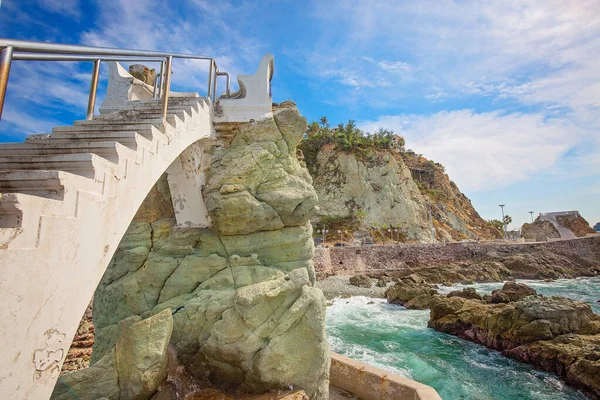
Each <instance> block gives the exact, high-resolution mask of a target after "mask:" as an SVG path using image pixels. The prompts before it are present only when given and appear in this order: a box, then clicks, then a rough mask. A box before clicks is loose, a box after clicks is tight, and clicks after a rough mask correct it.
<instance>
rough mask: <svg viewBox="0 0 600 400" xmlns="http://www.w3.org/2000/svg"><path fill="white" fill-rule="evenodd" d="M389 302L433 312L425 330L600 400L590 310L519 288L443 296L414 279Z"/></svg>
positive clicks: (596, 323) (596, 335) (595, 324)
mask: <svg viewBox="0 0 600 400" xmlns="http://www.w3.org/2000/svg"><path fill="white" fill-rule="evenodd" d="M385 296H386V298H387V300H388V302H390V303H395V304H401V305H403V306H405V307H407V308H413V309H425V308H429V309H431V313H430V319H429V323H428V326H429V327H430V328H433V329H436V330H438V331H440V332H445V333H449V334H451V335H455V336H458V337H460V338H462V339H466V340H470V341H473V342H476V343H479V344H482V345H484V346H487V347H489V348H491V349H494V350H499V351H501V352H502V354H503V355H505V356H508V357H511V358H514V359H516V360H519V361H522V362H525V363H529V364H532V365H534V366H536V367H538V368H541V369H543V370H545V371H548V372H551V373H554V374H556V375H558V376H560V377H561V378H563V379H564V381H565V382H566V383H567V384H569V385H571V386H574V387H577V388H580V389H582V390H583V391H584V392H585V393H586V395H588V396H589V397H590V398H592V399H600V316H598V315H596V314H594V313H593V312H592V309H591V308H590V306H589V305H587V304H585V303H582V302H579V301H574V300H570V299H568V298H565V297H560V296H552V297H545V296H542V295H538V294H537V293H536V291H535V290H534V289H533V288H531V287H529V286H527V285H525V284H522V283H516V282H507V283H505V284H504V286H503V288H502V289H498V290H494V291H493V292H492V293H491V294H489V295H485V296H481V295H479V294H478V293H477V292H476V291H475V290H474V289H473V288H465V289H462V290H460V291H459V290H457V291H453V292H450V293H449V294H447V295H445V296H443V295H440V294H438V293H437V291H436V286H435V285H431V284H428V283H426V282H425V281H424V280H423V279H422V278H421V277H419V276H418V275H413V276H410V277H408V278H406V279H403V280H400V281H399V282H398V283H396V284H395V285H394V286H392V287H390V288H388V289H387V290H386V292H385Z"/></svg>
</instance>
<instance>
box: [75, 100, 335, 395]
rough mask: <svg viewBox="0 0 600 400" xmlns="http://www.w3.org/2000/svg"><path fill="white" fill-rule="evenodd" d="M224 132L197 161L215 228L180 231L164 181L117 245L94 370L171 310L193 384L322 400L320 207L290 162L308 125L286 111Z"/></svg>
mask: <svg viewBox="0 0 600 400" xmlns="http://www.w3.org/2000/svg"><path fill="white" fill-rule="evenodd" d="M227 129H228V131H227V133H228V134H227V135H223V136H222V142H221V143H218V144H216V145H214V146H210V147H209V148H207V149H205V153H204V154H203V155H202V157H211V162H210V168H209V169H207V170H206V171H202V172H203V173H205V174H206V185H205V187H204V189H203V197H204V199H205V201H206V207H207V211H208V214H209V216H210V218H211V220H212V226H211V227H210V228H207V229H192V228H187V229H178V228H177V227H176V225H175V219H174V218H173V216H174V213H173V208H172V206H171V204H172V203H171V201H170V193H169V187H168V184H166V179H165V178H164V177H163V178H162V179H161V180H160V181H159V182H158V183H157V185H156V186H155V188H154V189H153V190H152V191H151V192H150V194H149V196H148V198H147V199H146V201H145V202H144V204H143V205H142V207H141V209H140V211H139V212H138V215H137V216H136V218H135V220H134V222H133V223H132V224H131V226H130V228H129V230H128V231H127V233H126V234H125V236H124V237H123V240H122V242H121V244H120V246H119V249H118V250H117V252H116V253H115V256H114V257H113V260H112V261H111V264H110V265H109V267H108V269H107V271H106V273H105V275H104V277H103V279H102V282H101V283H100V285H99V287H98V289H97V291H96V294H95V297H94V308H93V322H94V326H95V328H96V338H95V339H96V340H95V343H94V348H93V353H92V363H100V362H102V360H103V359H104V357H106V356H107V355H110V354H111V351H112V350H111V349H113V348H114V346H115V343H118V341H119V338H120V337H121V336H122V335H123V332H124V331H126V330H127V329H128V328H129V327H130V326H133V324H135V323H138V322H139V321H141V320H142V319H143V318H147V317H149V316H153V315H157V314H158V313H161V311H163V310H166V309H170V310H172V314H173V316H172V335H171V337H170V345H171V346H172V347H173V348H174V349H175V350H176V352H177V359H178V362H179V363H181V365H182V366H183V367H185V369H186V371H187V372H188V373H190V374H191V375H192V376H194V377H195V378H196V379H198V381H199V382H204V381H205V380H206V378H209V379H210V381H211V382H212V383H213V384H215V385H219V386H221V385H222V386H225V387H228V388H230V389H234V388H240V389H241V390H244V391H251V392H264V391H267V390H272V389H273V390H275V389H279V388H282V387H283V388H287V387H288V386H289V385H293V386H294V387H298V388H302V389H305V390H306V392H307V393H308V394H309V395H310V397H311V398H313V399H326V398H328V394H327V393H328V386H329V385H328V383H329V382H328V376H329V351H328V345H327V341H326V338H325V332H324V322H325V299H324V297H323V295H322V293H321V291H320V290H319V289H316V288H314V287H313V283H314V280H315V272H314V267H313V262H312V257H313V253H314V247H313V241H312V227H311V224H310V223H309V221H308V220H309V218H310V216H311V215H313V214H314V212H315V207H316V202H317V196H316V193H315V191H314V189H313V187H312V185H311V181H312V179H311V177H310V175H309V174H308V172H307V171H306V169H305V168H303V167H302V166H301V165H300V163H299V162H298V160H297V159H296V156H295V154H296V145H297V143H298V141H299V140H300V138H301V137H302V134H303V133H304V131H305V130H306V120H305V119H304V118H303V117H302V116H300V115H299V113H298V111H297V109H296V107H295V106H294V105H293V103H291V102H286V104H282V106H281V107H279V108H278V109H277V110H275V112H274V117H272V118H266V119H263V120H260V121H256V122H251V123H247V124H238V125H236V126H228V127H227ZM217 130H219V126H217ZM203 165H204V163H203ZM92 367H93V365H92ZM92 367H90V368H92ZM71 379H74V378H71Z"/></svg>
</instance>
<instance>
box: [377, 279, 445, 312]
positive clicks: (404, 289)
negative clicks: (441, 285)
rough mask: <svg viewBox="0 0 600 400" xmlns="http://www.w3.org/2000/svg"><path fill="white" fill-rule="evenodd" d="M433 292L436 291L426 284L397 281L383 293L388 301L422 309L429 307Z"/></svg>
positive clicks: (435, 292)
mask: <svg viewBox="0 0 600 400" xmlns="http://www.w3.org/2000/svg"><path fill="white" fill-rule="evenodd" d="M435 294H437V291H436V290H435V289H434V288H433V287H431V286H430V285H427V284H417V283H408V282H398V283H396V284H395V285H394V286H391V287H390V288H389V289H388V290H386V291H385V294H384V295H385V298H386V299H387V301H388V303H392V304H400V305H402V306H404V307H406V308H410V309H415V310H422V309H426V308H429V302H430V300H431V299H432V298H433V296H434V295H435Z"/></svg>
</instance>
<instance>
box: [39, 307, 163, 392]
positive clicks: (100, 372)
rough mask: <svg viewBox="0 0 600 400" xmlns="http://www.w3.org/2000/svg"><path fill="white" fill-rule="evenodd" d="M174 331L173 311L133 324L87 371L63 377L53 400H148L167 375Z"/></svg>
mask: <svg viewBox="0 0 600 400" xmlns="http://www.w3.org/2000/svg"><path fill="white" fill-rule="evenodd" d="M172 331H173V318H172V316H171V310H170V309H166V310H164V311H163V312H160V313H158V314H156V315H154V316H152V317H150V318H147V319H145V320H142V321H139V322H136V323H133V324H131V325H130V326H129V327H128V328H127V329H125V330H124V332H123V333H122V335H120V337H119V339H118V341H117V343H116V346H115V347H113V348H112V349H110V350H109V351H108V352H107V353H106V354H105V355H104V356H103V357H102V358H101V359H100V360H99V361H98V362H96V363H93V364H92V365H91V366H90V367H88V368H86V369H81V370H79V371H76V372H73V373H71V374H67V375H64V376H62V377H61V378H59V380H58V382H57V383H56V387H55V388H54V392H53V393H52V397H51V398H52V399H53V400H67V399H68V400H71V399H74V398H77V399H80V400H86V399H90V400H92V399H93V400H95V399H99V398H107V399H109V400H133V399H136V400H144V399H149V398H151V397H152V396H153V395H154V393H155V392H156V390H157V389H158V386H159V385H160V384H161V383H162V382H163V381H164V380H165V378H166V375H167V364H168V355H167V348H168V346H169V341H170V339H171V333H172Z"/></svg>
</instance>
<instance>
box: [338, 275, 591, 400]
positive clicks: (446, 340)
mask: <svg viewBox="0 0 600 400" xmlns="http://www.w3.org/2000/svg"><path fill="white" fill-rule="evenodd" d="M523 282H526V283H527V284H530V285H531V286H533V287H535V289H536V290H537V291H538V292H539V293H541V294H544V295H552V294H559V295H565V296H568V297H571V298H574V299H577V300H582V301H586V302H588V303H589V304H590V305H591V306H593V307H594V309H595V311H596V312H599V311H600V307H599V306H600V303H596V300H598V299H600V278H592V279H590V278H587V279H584V278H582V279H573V280H558V281H556V282H552V283H545V282H537V281H523ZM465 286H471V287H475V288H476V289H477V290H478V291H479V292H480V293H481V294H484V293H487V292H489V291H491V290H493V289H496V288H498V287H501V286H502V283H494V284H478V285H456V286H455V287H449V288H442V289H441V290H440V291H444V292H448V291H450V290H455V289H457V288H462V287H465ZM428 320H429V311H428V310H406V309H404V308H403V307H401V306H396V305H392V304H387V303H386V302H385V300H382V299H372V298H368V297H352V298H349V299H335V300H334V301H333V305H332V306H330V307H328V308H327V333H328V335H329V343H330V345H331V349H332V350H333V351H335V352H337V353H340V354H344V355H347V356H349V357H352V358H354V359H357V360H361V361H364V362H367V363H369V364H372V365H375V366H378V367H380V368H383V369H386V370H389V371H393V372H395V373H397V374H399V375H402V376H405V377H407V378H410V379H414V380H416V381H419V382H422V383H425V384H427V385H430V386H432V387H434V388H435V389H436V390H437V391H438V393H439V394H440V396H441V397H442V398H443V399H444V400H454V399H469V400H471V399H472V400H492V399H493V400H526V399H531V400H551V399H552V400H575V399H581V400H583V399H586V397H585V396H584V395H583V394H581V393H580V392H579V391H577V390H574V389H572V388H570V387H568V386H566V385H565V384H564V383H562V382H561V380H560V379H558V378H557V377H555V376H554V375H551V374H547V373H545V372H542V371H539V370H536V369H534V368H533V367H530V366H528V365H527V364H522V363H519V362H517V361H513V360H511V359H508V358H506V357H503V356H502V355H500V353H498V352H496V351H492V350H489V349H487V348H485V347H483V346H480V345H477V344H474V343H471V342H468V341H465V340H462V339H458V338H456V337H454V336H451V335H447V334H445V333H441V332H437V331H435V330H433V329H429V328H427V321H428Z"/></svg>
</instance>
